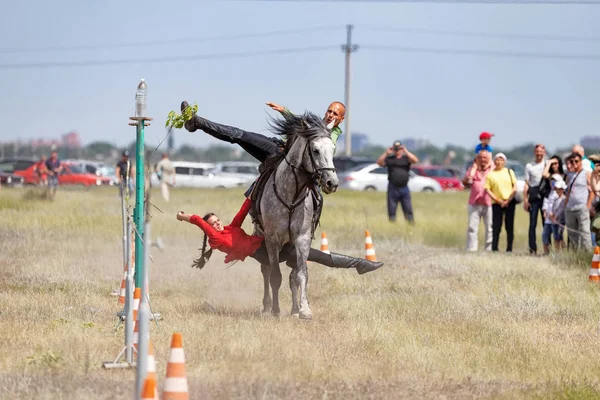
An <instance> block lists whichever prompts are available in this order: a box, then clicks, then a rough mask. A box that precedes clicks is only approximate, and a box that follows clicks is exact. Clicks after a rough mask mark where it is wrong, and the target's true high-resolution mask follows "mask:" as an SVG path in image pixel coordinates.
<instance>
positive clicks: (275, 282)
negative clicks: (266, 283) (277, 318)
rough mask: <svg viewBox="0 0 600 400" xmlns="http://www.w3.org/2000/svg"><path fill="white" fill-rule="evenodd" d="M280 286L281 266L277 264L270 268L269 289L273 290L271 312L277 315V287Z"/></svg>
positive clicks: (278, 311)
mask: <svg viewBox="0 0 600 400" xmlns="http://www.w3.org/2000/svg"><path fill="white" fill-rule="evenodd" d="M280 287H281V268H279V264H277V268H271V290H272V291H273V307H272V308H271V313H273V314H275V315H279V314H280V313H281V310H280V309H279V288H280Z"/></svg>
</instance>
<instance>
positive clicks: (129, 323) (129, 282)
mask: <svg viewBox="0 0 600 400" xmlns="http://www.w3.org/2000/svg"><path fill="white" fill-rule="evenodd" d="M132 227H133V225H132V223H131V219H130V218H129V217H128V216H127V222H126V232H127V235H126V265H127V275H126V280H125V282H126V287H125V308H124V310H123V312H121V313H117V315H119V314H122V313H124V317H125V346H123V348H122V349H121V351H120V352H119V354H118V355H117V357H116V358H115V360H114V361H106V362H104V363H103V364H102V366H103V367H104V368H106V369H112V368H130V367H134V366H135V363H134V362H133V328H134V326H133V324H134V323H135V321H133V271H132V265H131V230H132ZM120 321H121V319H119V323H120ZM123 355H125V360H124V361H122V362H120V361H119V360H120V359H121V357H123Z"/></svg>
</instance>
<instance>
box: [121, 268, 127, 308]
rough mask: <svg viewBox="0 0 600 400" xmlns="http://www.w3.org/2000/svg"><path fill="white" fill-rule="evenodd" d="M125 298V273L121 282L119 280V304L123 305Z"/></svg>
mask: <svg viewBox="0 0 600 400" xmlns="http://www.w3.org/2000/svg"><path fill="white" fill-rule="evenodd" d="M126 296H127V271H125V273H124V274H123V280H121V292H120V293H119V304H125V297H126Z"/></svg>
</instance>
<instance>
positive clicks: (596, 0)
mask: <svg viewBox="0 0 600 400" xmlns="http://www.w3.org/2000/svg"><path fill="white" fill-rule="evenodd" d="M230 1H232V0H230ZM233 1H238V0H233ZM251 1H256V0H251ZM259 1H270V2H274V3H275V2H279V3H283V2H296V3H315V2H325V3H327V2H329V3H432V4H527V5H531V4H542V5H550V4H568V5H598V4H600V0H259Z"/></svg>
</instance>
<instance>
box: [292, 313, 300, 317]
mask: <svg viewBox="0 0 600 400" xmlns="http://www.w3.org/2000/svg"><path fill="white" fill-rule="evenodd" d="M292 317H295V318H300V314H298V313H292Z"/></svg>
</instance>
